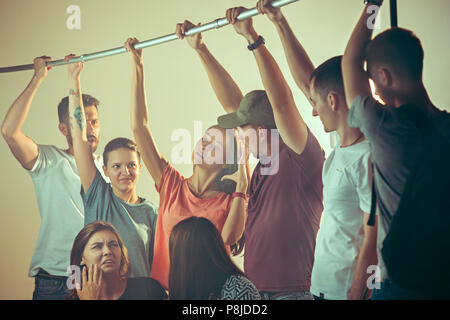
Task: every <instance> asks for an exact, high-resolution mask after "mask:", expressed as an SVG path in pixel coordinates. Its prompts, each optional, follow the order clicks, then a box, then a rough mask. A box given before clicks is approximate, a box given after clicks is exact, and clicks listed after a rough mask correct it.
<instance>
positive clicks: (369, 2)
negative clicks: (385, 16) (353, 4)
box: [364, 0, 383, 7]
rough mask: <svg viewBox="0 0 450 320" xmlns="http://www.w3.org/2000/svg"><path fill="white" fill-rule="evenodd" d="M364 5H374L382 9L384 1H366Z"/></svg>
mask: <svg viewBox="0 0 450 320" xmlns="http://www.w3.org/2000/svg"><path fill="white" fill-rule="evenodd" d="M364 4H374V5H376V6H379V7H381V5H382V4H383V0H364Z"/></svg>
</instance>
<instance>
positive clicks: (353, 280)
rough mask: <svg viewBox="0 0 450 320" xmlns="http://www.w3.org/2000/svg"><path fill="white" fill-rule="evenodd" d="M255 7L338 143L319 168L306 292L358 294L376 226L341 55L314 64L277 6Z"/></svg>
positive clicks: (365, 148) (371, 257) (264, 1)
mask: <svg viewBox="0 0 450 320" xmlns="http://www.w3.org/2000/svg"><path fill="white" fill-rule="evenodd" d="M257 8H258V10H259V11H260V12H261V13H263V14H264V15H266V16H267V17H268V18H269V20H270V21H272V22H273V23H274V25H275V27H276V30H277V32H278V35H279V37H280V39H281V42H282V45H283V48H284V52H285V55H286V59H287V62H288V65H289V69H290V71H291V74H292V76H293V77H294V79H295V82H296V84H297V86H298V87H299V88H300V90H302V92H303V93H304V95H305V97H306V98H307V99H308V101H309V102H310V103H311V105H312V107H313V116H319V117H320V120H321V122H322V124H323V126H324V129H325V132H334V131H335V132H336V133H337V134H338V136H339V143H338V145H337V146H336V147H335V148H334V149H333V150H332V152H331V153H330V155H329V156H328V157H327V159H326V160H325V164H324V167H323V171H322V180H323V199H324V211H323V213H322V219H321V222H320V229H319V232H318V234H317V240H316V249H315V253H314V266H313V270H312V279H311V293H312V294H313V295H314V297H315V299H317V300H324V299H325V300H346V299H352V300H360V299H363V298H364V294H365V292H366V288H367V286H366V281H367V273H366V272H367V268H368V267H369V266H370V265H374V264H376V261H377V257H376V254H375V253H374V251H375V246H376V229H375V228H373V227H371V226H368V225H367V221H368V220H369V213H368V212H369V211H370V203H371V185H370V181H371V170H370V146H369V143H368V141H366V140H365V138H364V135H363V134H362V132H361V131H360V130H359V129H357V128H350V127H349V126H348V124H347V115H348V112H349V110H348V107H347V103H346V100H345V93H344V84H343V81H342V72H341V58H342V57H341V56H337V57H333V58H331V59H328V60H327V61H325V62H324V63H322V64H321V65H320V66H318V67H317V68H314V65H313V63H312V61H311V60H310V58H309V56H308V54H307V53H306V50H305V49H304V48H303V46H302V45H301V43H300V42H299V40H298V39H297V37H296V36H295V34H294V33H293V31H292V29H291V27H290V26H289V24H288V22H287V20H286V18H285V17H284V15H283V13H282V12H281V9H280V8H272V7H271V6H270V1H268V0H260V1H258V4H257Z"/></svg>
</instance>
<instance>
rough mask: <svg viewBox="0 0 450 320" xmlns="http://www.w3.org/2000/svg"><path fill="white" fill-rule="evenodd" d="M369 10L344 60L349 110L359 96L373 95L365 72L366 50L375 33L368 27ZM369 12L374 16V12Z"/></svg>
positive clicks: (351, 38)
mask: <svg viewBox="0 0 450 320" xmlns="http://www.w3.org/2000/svg"><path fill="white" fill-rule="evenodd" d="M368 8H369V6H366V7H365V8H364V11H363V13H362V15H361V17H360V19H359V20H358V23H357V25H356V27H355V29H354V30H353V33H352V35H351V36H350V40H349V41H348V44H347V47H346V48H345V53H344V56H343V58H342V78H343V81H344V88H345V98H346V101H347V105H348V107H349V108H351V107H352V104H353V102H354V101H355V99H356V97H358V96H359V95H361V94H367V95H370V94H371V90H370V85H369V78H368V75H367V73H366V71H365V70H364V62H365V50H366V46H367V44H368V43H369V42H370V40H371V38H372V33H373V28H369V26H368V19H369V18H370V15H369V14H368V13H367V9H368ZM369 12H371V14H372V11H369Z"/></svg>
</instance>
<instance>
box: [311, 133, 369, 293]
mask: <svg viewBox="0 0 450 320" xmlns="http://www.w3.org/2000/svg"><path fill="white" fill-rule="evenodd" d="M371 175H372V174H371V164H370V146H369V142H368V141H367V140H366V141H363V142H360V143H358V144H355V145H352V146H348V147H345V148H342V147H340V145H338V146H337V147H336V148H335V149H333V151H332V152H331V154H330V155H329V156H328V157H327V159H326V161H325V165H324V167H323V173H322V177H323V202H324V211H323V214H322V219H321V222H320V229H319V232H318V235H317V242H316V249H315V253H314V266H313V271H312V279H311V290H310V291H311V293H312V294H314V295H316V296H320V295H321V294H323V295H324V296H325V299H331V300H345V299H347V293H348V290H349V289H350V287H351V285H352V283H353V278H354V274H355V269H356V261H357V257H358V255H359V253H360V250H361V246H362V243H363V241H364V231H363V227H364V226H363V220H364V213H365V212H366V213H369V212H370V205H371V199H372V197H371V196H372V185H371V182H372V179H371Z"/></svg>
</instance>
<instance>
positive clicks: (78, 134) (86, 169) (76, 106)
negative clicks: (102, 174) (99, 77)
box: [69, 79, 96, 192]
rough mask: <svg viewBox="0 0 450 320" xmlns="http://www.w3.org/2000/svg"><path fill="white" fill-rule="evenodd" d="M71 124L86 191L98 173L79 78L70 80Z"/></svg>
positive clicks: (78, 165) (74, 147)
mask: <svg viewBox="0 0 450 320" xmlns="http://www.w3.org/2000/svg"><path fill="white" fill-rule="evenodd" d="M69 124H70V133H71V135H72V142H73V151H74V155H75V162H76V164H77V167H78V173H79V175H80V180H81V184H82V186H83V189H84V191H85V192H86V191H87V190H88V189H89V187H90V185H91V184H92V181H93V180H94V177H95V175H96V167H95V163H94V159H93V157H92V150H91V146H90V145H89V142H88V139H87V136H86V116H85V113H84V105H83V100H82V95H81V85H80V81H79V80H73V79H70V80H69Z"/></svg>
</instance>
